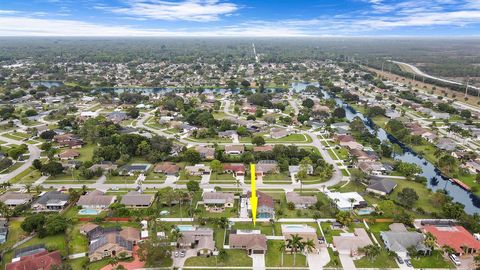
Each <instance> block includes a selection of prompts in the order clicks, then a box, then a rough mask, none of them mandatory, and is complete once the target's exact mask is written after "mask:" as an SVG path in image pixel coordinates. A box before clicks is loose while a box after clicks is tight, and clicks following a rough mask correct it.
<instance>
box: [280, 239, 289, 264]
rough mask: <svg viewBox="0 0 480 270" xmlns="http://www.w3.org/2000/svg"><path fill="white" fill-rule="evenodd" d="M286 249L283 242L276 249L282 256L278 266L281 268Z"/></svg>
mask: <svg viewBox="0 0 480 270" xmlns="http://www.w3.org/2000/svg"><path fill="white" fill-rule="evenodd" d="M286 249H287V245H286V244H285V242H282V244H281V245H280V247H278V250H279V251H280V253H281V254H282V259H281V260H282V261H281V264H280V266H282V267H283V253H284V252H285V250H286Z"/></svg>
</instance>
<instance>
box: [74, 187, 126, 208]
mask: <svg viewBox="0 0 480 270" xmlns="http://www.w3.org/2000/svg"><path fill="white" fill-rule="evenodd" d="M116 199H117V197H116V196H112V195H105V193H103V192H102V191H100V190H94V191H90V192H88V193H87V194H85V195H82V196H80V198H79V199H78V201H77V205H78V206H81V207H82V208H85V209H97V210H104V209H106V208H108V207H109V206H110V205H111V204H112V203H114V202H115V200H116Z"/></svg>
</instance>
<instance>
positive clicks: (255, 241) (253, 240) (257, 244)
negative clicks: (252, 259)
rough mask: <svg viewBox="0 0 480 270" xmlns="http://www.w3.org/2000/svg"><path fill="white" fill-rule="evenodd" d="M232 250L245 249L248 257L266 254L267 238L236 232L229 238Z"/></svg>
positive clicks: (260, 235)
mask: <svg viewBox="0 0 480 270" xmlns="http://www.w3.org/2000/svg"><path fill="white" fill-rule="evenodd" d="M228 245H229V246H230V248H231V249H243V250H245V251H246V252H247V254H248V255H251V254H265V253H266V252H267V237H266V236H265V235H263V234H258V233H243V232H241V231H235V232H234V233H233V232H232V233H230V235H229V236H228Z"/></svg>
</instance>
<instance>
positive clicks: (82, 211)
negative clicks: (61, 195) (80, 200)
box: [78, 209, 100, 216]
mask: <svg viewBox="0 0 480 270" xmlns="http://www.w3.org/2000/svg"><path fill="white" fill-rule="evenodd" d="M98 213H100V211H99V210H95V209H80V211H78V214H79V215H84V216H86V215H89V216H95V215H98Z"/></svg>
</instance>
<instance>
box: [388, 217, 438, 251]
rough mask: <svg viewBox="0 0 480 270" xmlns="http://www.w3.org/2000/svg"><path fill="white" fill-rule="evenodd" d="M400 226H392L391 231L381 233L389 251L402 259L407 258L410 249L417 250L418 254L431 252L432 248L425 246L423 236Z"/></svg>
mask: <svg viewBox="0 0 480 270" xmlns="http://www.w3.org/2000/svg"><path fill="white" fill-rule="evenodd" d="M399 225H403V224H399ZM399 225H397V224H395V223H394V224H390V226H389V227H390V231H384V232H380V237H381V238H382V240H383V243H384V244H385V247H386V248H387V249H388V250H389V251H392V252H395V253H396V254H397V255H398V256H399V257H401V258H406V257H407V254H408V249H409V248H415V250H416V251H417V252H421V253H424V254H427V253H428V252H430V248H428V247H426V246H425V244H424V240H425V237H424V236H423V234H421V233H419V232H411V231H408V230H407V229H406V228H405V226H399Z"/></svg>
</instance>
